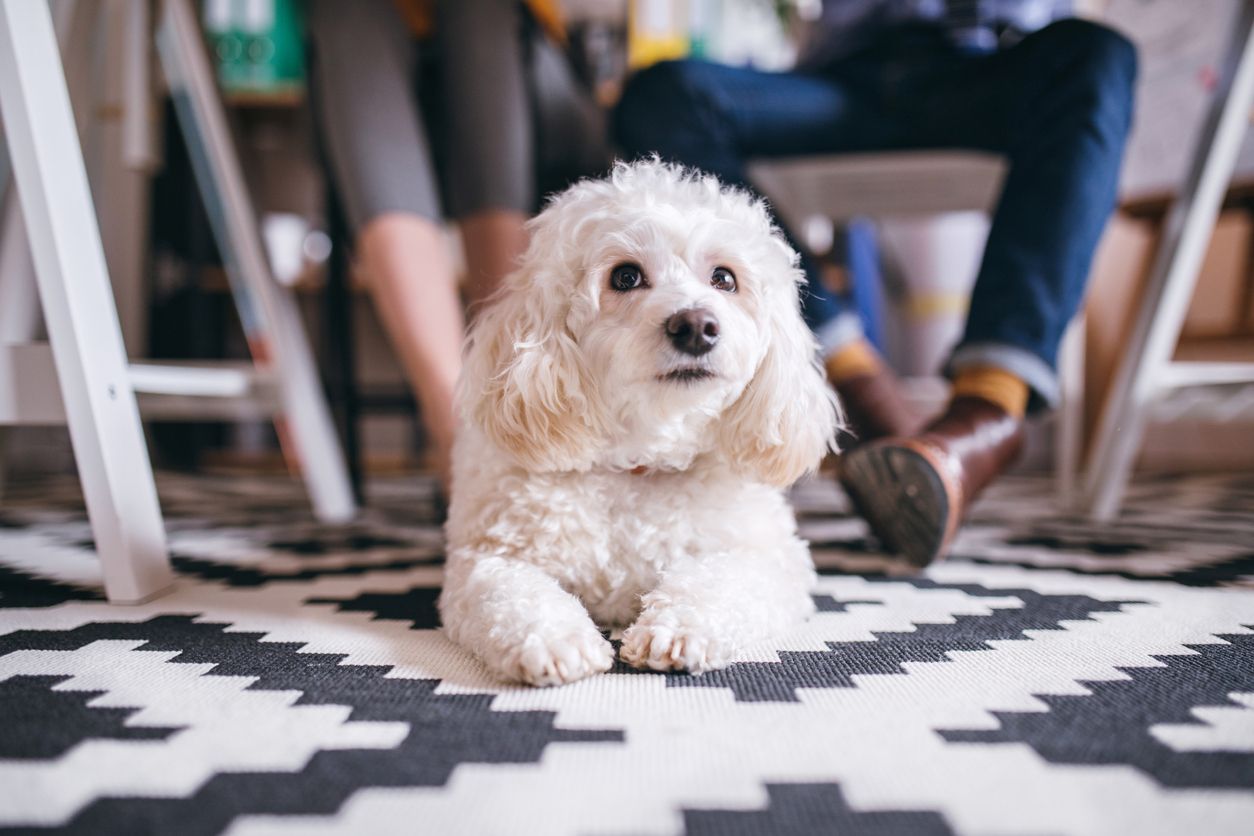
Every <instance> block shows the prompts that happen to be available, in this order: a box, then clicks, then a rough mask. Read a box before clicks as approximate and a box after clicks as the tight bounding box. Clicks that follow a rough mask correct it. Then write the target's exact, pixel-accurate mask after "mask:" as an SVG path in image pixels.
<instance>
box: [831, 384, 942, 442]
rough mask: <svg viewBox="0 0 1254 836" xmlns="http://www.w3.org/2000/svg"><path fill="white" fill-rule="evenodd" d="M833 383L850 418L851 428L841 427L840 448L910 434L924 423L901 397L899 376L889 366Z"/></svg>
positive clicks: (847, 416) (846, 415)
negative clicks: (872, 372)
mask: <svg viewBox="0 0 1254 836" xmlns="http://www.w3.org/2000/svg"><path fill="white" fill-rule="evenodd" d="M832 386H833V388H835V389H836V394H837V396H839V398H840V403H841V406H843V407H844V410H845V418H846V419H847V420H848V421H849V428H848V429H846V430H842V431H841V433H840V436H839V437H838V439H837V441H838V444H839V446H840V449H841V450H850V449H852V448H854V447H856V446H857V445H859V444H866V443H867V442H869V441H875V440H876V439H877V438H887V437H889V436H906V435H911V434H913V433H915V432H918V430H919V428H920V427H921V426H922V424H923V422H922V420H920V419H919V417H918V416H917V415H915V414H914V412H912V411H911V409H910V407H909V405H907V404H906V401H905V399H904V398H903V397H902V395H901V384H900V382H899V381H898V380H897V376H896V375H895V374H893V373H892V371H891V370H889V369H887V368H884V369H880V370H879V371H878V372H875V373H874V374H864V375H859V376H858V377H854V378H850V379H848V380H842V381H841V382H839V383H834V384H832Z"/></svg>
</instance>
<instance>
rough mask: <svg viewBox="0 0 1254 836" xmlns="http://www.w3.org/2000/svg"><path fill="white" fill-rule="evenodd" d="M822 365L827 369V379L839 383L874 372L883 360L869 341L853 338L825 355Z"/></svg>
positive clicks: (878, 368)
mask: <svg viewBox="0 0 1254 836" xmlns="http://www.w3.org/2000/svg"><path fill="white" fill-rule="evenodd" d="M823 366H824V368H826V369H827V379H828V380H830V381H831V382H832V383H840V382H842V381H845V380H852V379H853V378H855V377H862V376H864V375H868V374H875V373H876V372H878V371H879V370H880V369H882V368H883V367H884V361H883V360H881V359H880V355H879V354H878V353H877V352H876V350H875V348H874V347H872V345H871V344H870V343H869V342H867V341H866V340H854V341H853V342H851V343H848V344H846V345H843V346H841V347H840V348H838V349H836V350H835V351H833V352H832V353H831V354H829V355H827V359H825V360H824V361H823Z"/></svg>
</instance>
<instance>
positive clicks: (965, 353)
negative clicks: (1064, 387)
mask: <svg viewBox="0 0 1254 836" xmlns="http://www.w3.org/2000/svg"><path fill="white" fill-rule="evenodd" d="M980 366H985V367H987V366H991V367H993V368H995V369H1001V370H1002V371H1006V372H1010V373H1011V374H1012V375H1014V376H1015V377H1017V378H1019V379H1020V380H1022V381H1023V382H1024V383H1026V384H1027V385H1028V388H1030V389H1031V390H1032V397H1031V399H1030V400H1029V402H1028V409H1029V411H1031V412H1038V411H1041V410H1044V409H1053V408H1054V407H1056V406H1057V405H1058V399H1059V390H1058V373H1057V372H1056V371H1054V369H1053V368H1051V367H1050V365H1049V364H1048V363H1046V362H1045V361H1044V360H1042V359H1041V358H1040V357H1037V356H1036V355H1035V354H1033V353H1032V352H1030V351H1025V350H1024V349H1022V348H1019V347H1018V346H1015V345H1007V344H1006V343H973V344H970V345H962V346H959V347H958V348H957V349H956V350H955V351H954V353H953V355H952V356H951V357H950V358H949V362H948V363H946V364H945V376H946V377H949V378H952V377H953V376H954V375H956V374H957V373H958V372H960V371H962V370H963V369H971V368H977V367H980Z"/></svg>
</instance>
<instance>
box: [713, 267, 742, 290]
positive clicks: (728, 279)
mask: <svg viewBox="0 0 1254 836" xmlns="http://www.w3.org/2000/svg"><path fill="white" fill-rule="evenodd" d="M710 284H711V285H713V286H714V287H715V289H717V290H726V291H727V292H728V293H735V292H736V274H735V273H733V272H732V271H731V270H728V269H727V268H726V267H715V268H714V272H713V273H712V274H711V275H710Z"/></svg>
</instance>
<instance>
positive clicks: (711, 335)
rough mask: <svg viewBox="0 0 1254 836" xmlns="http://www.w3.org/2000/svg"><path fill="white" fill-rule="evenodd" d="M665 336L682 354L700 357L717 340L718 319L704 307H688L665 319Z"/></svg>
mask: <svg viewBox="0 0 1254 836" xmlns="http://www.w3.org/2000/svg"><path fill="white" fill-rule="evenodd" d="M666 336H668V337H670V339H671V344H672V345H674V346H675V348H677V349H679V350H680V351H682V352H683V353H684V354H691V355H692V356H693V357H700V356H701V355H702V354H705V353H706V352H707V351H709V350H710V349H711V348H713V347H714V346H715V344H716V343H717V342H718V320H717V319H715V318H714V314H712V313H710V312H709V311H707V310H706V309H704V308H689V309H688V310H686V311H680V312H679V313H676V314H671V316H670V318H669V319H667V320H666Z"/></svg>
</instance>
